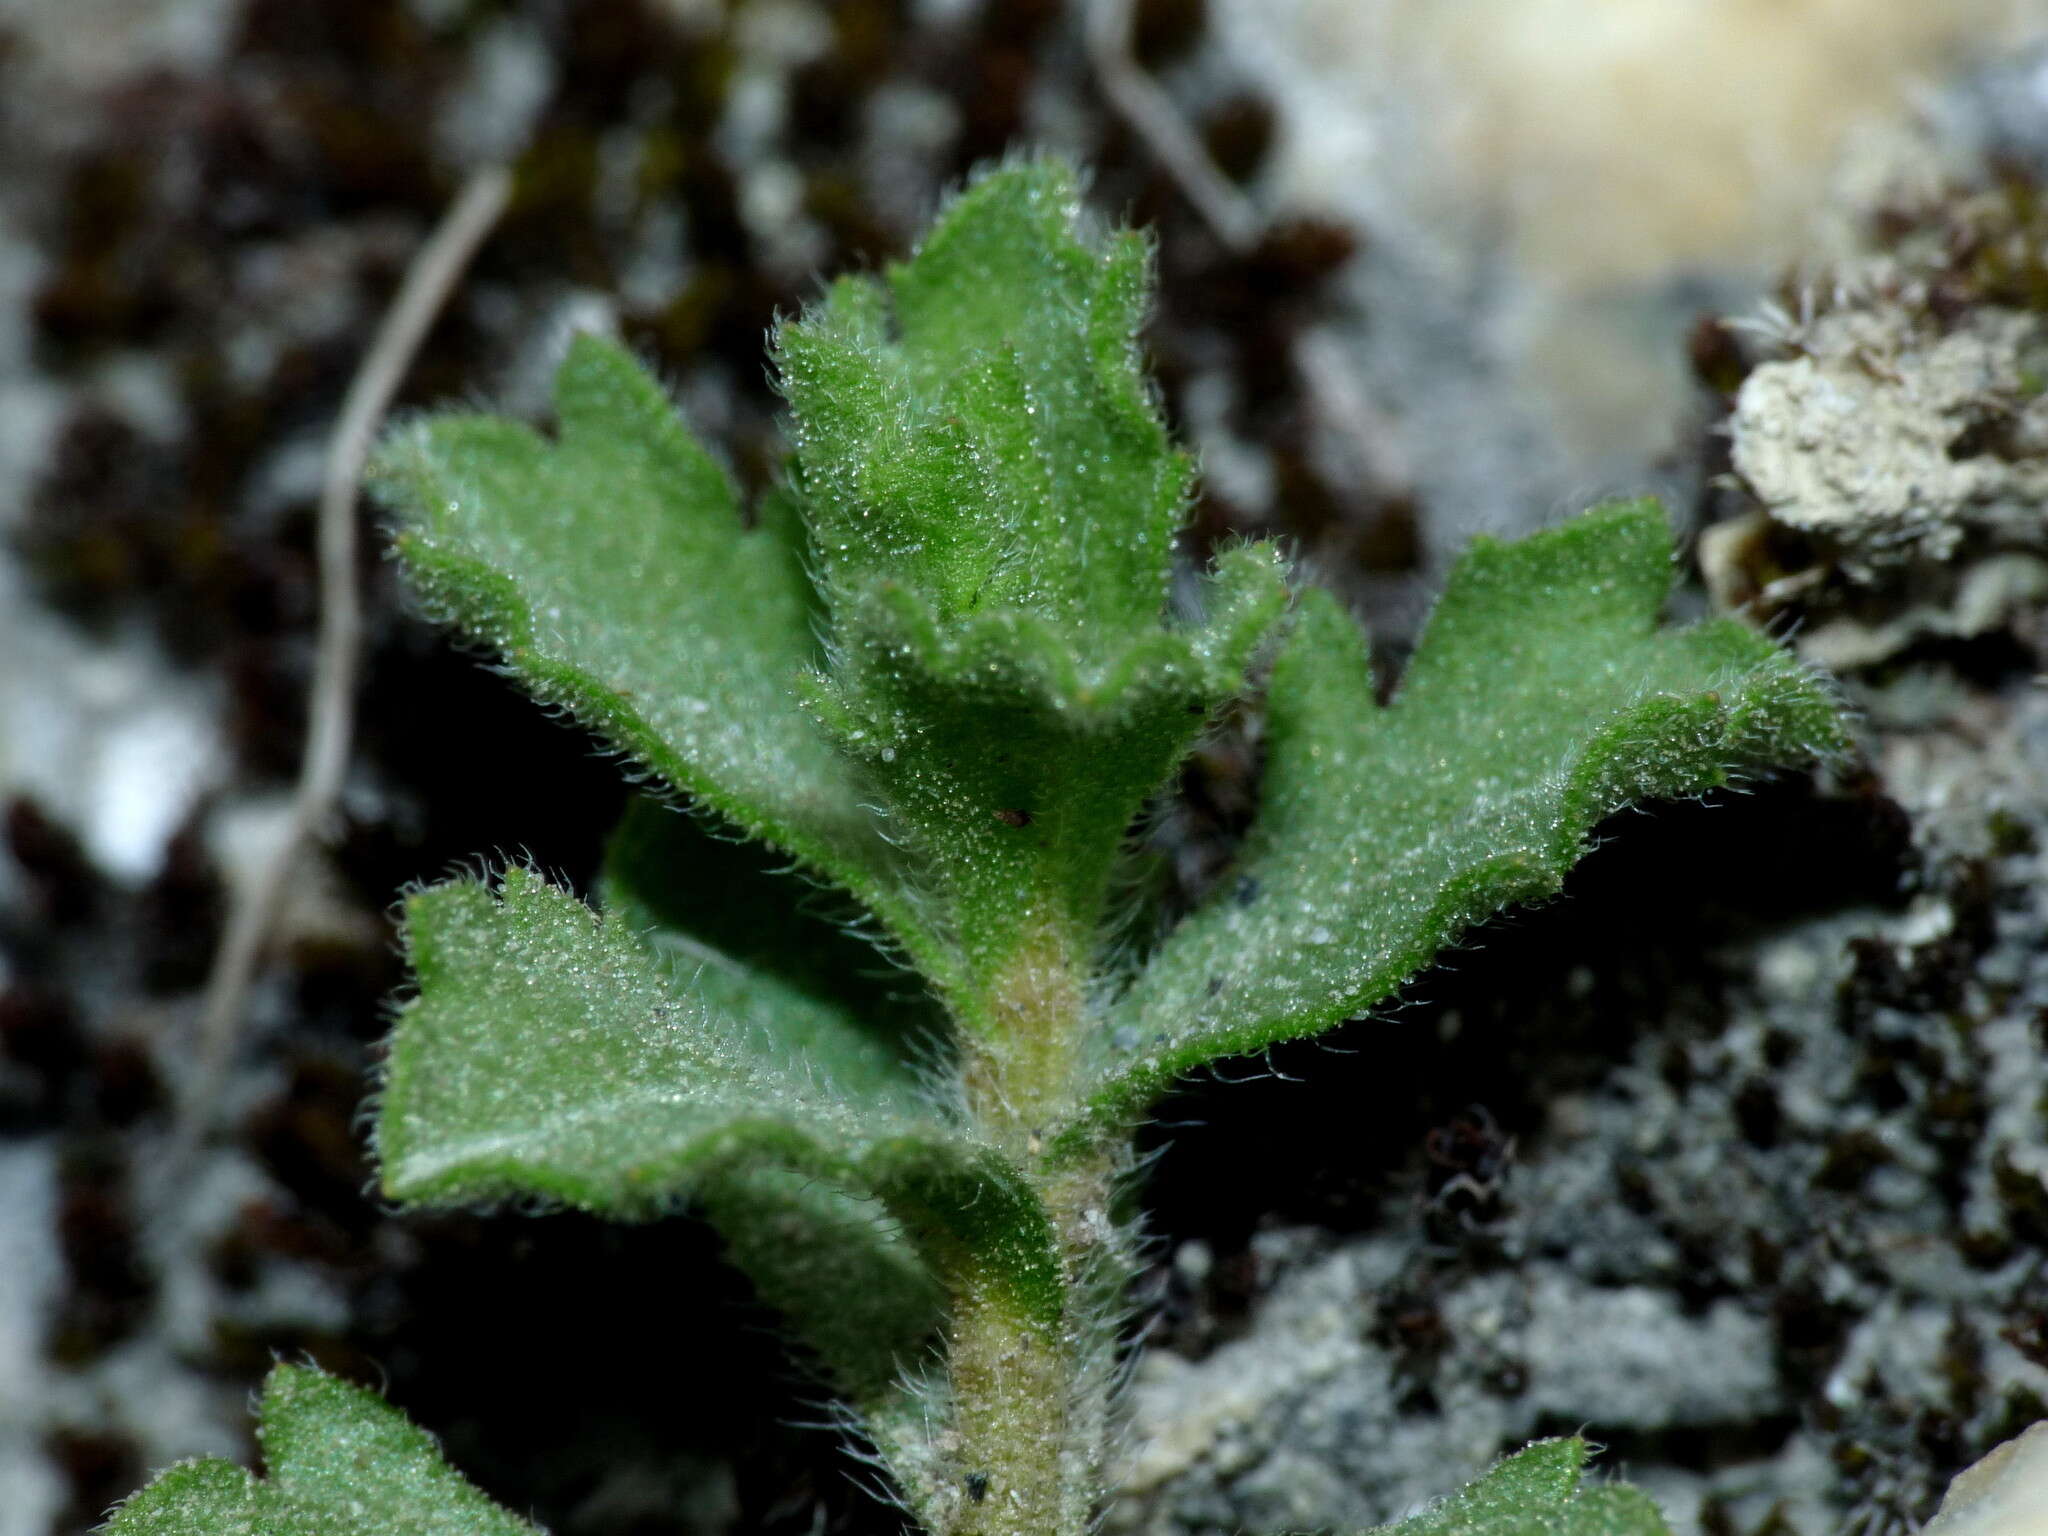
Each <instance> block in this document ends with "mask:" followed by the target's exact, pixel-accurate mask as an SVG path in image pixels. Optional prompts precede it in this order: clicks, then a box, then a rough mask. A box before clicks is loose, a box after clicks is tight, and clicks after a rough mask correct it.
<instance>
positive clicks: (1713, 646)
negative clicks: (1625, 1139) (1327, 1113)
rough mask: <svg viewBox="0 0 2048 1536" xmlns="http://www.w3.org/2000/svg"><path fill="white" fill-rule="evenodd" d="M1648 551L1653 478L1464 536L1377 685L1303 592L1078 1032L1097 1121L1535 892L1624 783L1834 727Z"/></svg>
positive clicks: (1670, 790)
mask: <svg viewBox="0 0 2048 1536" xmlns="http://www.w3.org/2000/svg"><path fill="white" fill-rule="evenodd" d="M1670 558H1671V556H1670V536H1669V534H1668V532H1667V530H1666V527H1665V523H1664V517H1663V514H1662V512H1661V511H1660V510H1659V509H1658V508H1657V506H1656V505H1655V503H1652V502H1638V503H1629V504H1620V505H1613V506H1609V507H1605V508H1601V509H1597V510H1595V511H1593V512H1591V513H1588V514H1587V515H1586V516H1584V517H1582V518H1579V519H1578V520H1576V521H1574V522H1572V523H1570V524H1568V525H1566V526H1565V527H1562V528H1559V529H1555V530H1552V531H1550V532H1547V533H1542V534H1538V535H1535V536H1534V537H1531V538H1528V539H1525V540H1522V541H1521V542H1519V543H1515V544H1501V543H1497V542H1495V541H1492V540H1480V541H1479V542H1478V543H1477V544H1475V545H1474V547H1473V549H1472V551H1471V552H1470V553H1469V554H1468V555H1467V556H1466V557H1465V559H1464V561H1463V562H1462V563H1461V564H1460V565H1459V567H1458V568H1457V570H1456V571H1455V572H1454V573H1453V575H1452V577H1451V581H1450V584H1449V587H1448V590H1447V591H1446V592H1445V594H1444V596H1443V599H1442V601H1441V603H1440V604H1439V605H1438V607H1437V610H1436V612H1435V613H1434V614H1433V615H1432V617H1431V619H1430V622H1429V625H1428V628H1427V630H1426V632H1425V634H1424V637H1423V640H1422V643H1421V646H1420V648H1419V649H1418V651H1417V652H1416V655H1415V658H1414V662H1413V664H1412V665H1411V666H1410V668H1409V671H1408V675H1407V678H1406V680H1405V682H1404V684H1403V686H1402V689H1401V692H1400V695H1399V697H1398V698H1397V699H1396V700H1395V701H1394V702H1393V704H1392V705H1390V706H1388V707H1385V708H1381V707H1379V706H1378V705H1377V704H1376V703H1375V702H1374V693H1373V679H1372V672H1371V667H1370V664H1369V661H1368V657H1367V652H1366V643H1365V638H1364V636H1363V635H1362V634H1361V633H1360V632H1359V630H1358V627H1357V625H1356V624H1355V623H1354V622H1353V621H1352V620H1351V619H1350V618H1349V617H1348V616H1347V615H1346V614H1345V613H1344V612H1343V610H1342V609H1341V608H1340V607H1339V606H1338V605H1337V603H1336V601H1335V600H1334V599H1333V598H1331V597H1329V596H1328V595H1327V594H1325V593H1321V592H1314V591H1311V592H1309V593H1308V594H1306V595H1305V596H1304V598H1303V600H1302V604H1301V612H1300V616H1299V619H1298V621H1297V624H1296V627H1295V629H1294V632H1293V634H1292V636H1291V637H1290V639H1289V642H1288V644H1287V646H1286V648H1285V650H1284V651H1283V653H1282V654H1281V656H1280V659H1279V661H1278V662H1277V664H1276V666H1275V669H1274V674H1273V680H1272V686H1271V693H1270V701H1269V708H1268V730H1267V740H1268V764H1267V770H1266V781H1265V787H1264V791H1263V797H1262V801H1261V806H1260V811H1259V818H1258V821H1257V822H1256V823H1255V824H1254V826H1253V828H1252V830H1251V833H1250V835H1249V837H1248V839H1247V842H1246V845H1245V848H1244V850H1243V853H1242V856H1241V858H1240V860H1239V862H1238V865H1237V868H1236V870H1235V871H1234V873H1233V874H1232V875H1231V876H1229V877H1226V879H1225V880H1224V881H1223V883H1222V884H1221V886H1220V887H1219V889H1218V891H1217V893H1216V895H1215V896H1214V897H1213V898H1212V899H1211V900H1210V901H1209V902H1208V903H1207V904H1206V905H1205V906H1204V907H1203V908H1202V909H1201V910H1199V911H1197V912H1196V913H1195V914H1194V915H1193V916H1192V917H1191V918H1190V919H1189V920H1188V921H1187V922H1186V923H1184V924H1183V925H1182V926H1181V927H1180V928H1179V929H1177V930H1176V931H1175V932H1174V933H1173V934H1172V935H1171V936H1169V938H1168V939H1167V941H1166V942H1165V944H1164V945H1163V946H1162V947H1161V949H1160V951H1159V953H1158V954H1157V955H1156V956H1155V957H1154V959H1153V960H1152V962H1151V964H1150V965H1149V966H1148V967H1147V968H1146V969H1145V970H1144V971H1143V972H1142V973H1141V974H1140V975H1139V976H1138V978H1137V979H1136V981H1135V982H1134V983H1133V985H1132V986H1131V988H1130V990H1129V992H1128V994H1127V995H1126V996H1125V997H1124V998H1123V999H1122V1000H1121V1002H1120V1003H1119V1004H1118V1006H1117V1007H1116V1009H1115V1010H1114V1013H1113V1015H1112V1017H1111V1020H1110V1023H1109V1027H1108V1028H1107V1029H1106V1030H1105V1031H1103V1032H1102V1034H1101V1035H1100V1037H1099V1038H1098V1039H1097V1040H1096V1042H1095V1053H1096V1062H1097V1067H1096V1070H1097V1071H1098V1073H1099V1078H1098V1085H1097V1087H1096V1090H1095V1099H1094V1104H1093V1114H1094V1116H1095V1117H1096V1121H1097V1123H1098V1124H1100V1125H1102V1126H1104V1127H1109V1126H1114V1125H1116V1124H1118V1123H1120V1122H1121V1121H1122V1120H1124V1119H1125V1118H1126V1117H1128V1116H1129V1115H1131V1114H1133V1113H1135V1112H1137V1111H1138V1110H1140V1109H1141V1108H1142V1106H1143V1104H1144V1103H1145V1102H1146V1101H1147V1100H1148V1099H1149V1098H1150V1097H1151V1096H1152V1095H1153V1094H1154V1093H1155V1092H1156V1091H1157V1090H1158V1089H1160V1088H1161V1087H1163V1086H1164V1085H1165V1084H1166V1083H1167V1082H1168V1081H1169V1080H1170V1079H1171V1078H1172V1077H1173V1076H1174V1075H1176V1074H1177V1073H1181V1072H1185V1071H1188V1070H1190V1069H1192V1068H1194V1067H1198V1066H1200V1065H1202V1064H1203V1063H1205V1062H1208V1061H1210V1060H1213V1059H1215V1058H1217V1057H1220V1056H1225V1055H1231V1054H1235V1053H1239V1052H1245V1051H1256V1050H1258V1049H1260V1048H1261V1047H1263V1046H1266V1045H1269V1044H1272V1043H1273V1042H1275V1041H1278V1040H1284V1039H1288V1038H1291V1037H1295V1036H1300V1035H1305V1034H1309V1033H1312V1032H1314V1031H1316V1030H1319V1029H1323V1028H1326V1027H1327V1026H1329V1025H1331V1024H1334V1023H1336V1022H1338V1021H1339V1020H1341V1019H1343V1018H1345V1017H1347V1016H1349V1015H1351V1014H1353V1013H1356V1012H1358V1011H1360V1010H1361V1009H1365V1008H1369V1007H1371V1006H1372V1005H1373V1004H1375V1003H1377V1002H1380V1001H1381V1000H1383V999H1384V998H1386V997H1387V996H1388V995H1389V994H1391V993H1392V992H1393V991H1394V990H1395V988H1397V987H1399V986H1400V985H1401V983H1402V982H1404V981H1405V980H1407V979H1408V978H1409V977H1410V976H1412V975H1413V974H1414V973H1415V972H1416V971H1418V970H1420V969H1421V968H1422V967H1423V966H1425V965H1427V964H1428V963H1429V961H1430V959H1431V957H1432V956H1433V955H1435V954H1436V953H1437V952H1438V951H1439V950H1440V949H1442V948H1443V947H1444V946H1445V945H1447V944H1449V943H1451V942H1453V941H1454V940H1455V939H1456V938H1457V937H1458V935H1459V933H1460V932H1461V931H1462V930H1463V929H1464V928H1465V927H1467V926H1468V925H1470V924H1471V923H1474V922H1477V921H1479V920H1480V919H1482V918H1484V917H1486V916H1487V915H1488V914H1489V913H1491V912H1493V911H1495V910H1497V909H1499V908H1500V907H1502V906H1505V905H1507V904H1509V903H1511V902H1517V901H1532V900H1536V899H1538V898H1541V897H1544V896H1548V895H1551V894H1553V893H1554V892H1556V891H1557V889H1558V888H1559V886H1560V885H1561V884H1562V882H1563V879H1564V876H1565V873H1566V871H1568V870H1569V869H1570V868H1571V866H1572V864H1573V863H1574V862H1575V861H1576V860H1577V859H1578V857H1579V856H1580V855H1581V854H1582V853H1583V852H1584V851H1585V848H1586V839H1587V834H1588V833H1589V832H1590V831H1591V830H1592V828H1593V827H1594V826H1595V824H1597V823H1598V822H1599V821H1600V820H1601V819H1602V818H1603V817H1605V816H1607V815H1609V814H1611V813H1612V812H1614V811H1616V810H1618V809H1620V808H1621V807H1622V806H1624V805H1626V804H1628V803H1629V802H1630V801H1633V800H1638V799H1646V798H1652V797H1657V796H1672V795H1684V794H1694V793H1698V792H1700V791H1703V790H1706V789H1709V788H1712V787H1714V786H1716V785H1720V784H1725V783H1728V782H1730V781H1731V780H1735V779H1739V778H1740V777H1742V776H1744V775H1747V774H1753V773H1756V772H1759V771H1762V770H1765V769H1768V768H1771V767H1773V766H1778V765H1791V764H1799V763H1802V762H1805V761H1808V760H1810V759H1812V758H1813V757H1814V756H1815V755H1817V754H1823V753H1828V752H1831V751H1834V750H1837V749H1839V747H1840V746H1841V744H1842V740H1843V738H1842V734H1841V724H1840V721H1839V717H1838V714H1837V711H1836V709H1835V707H1834V705H1833V703H1832V702H1831V700H1830V699H1829V697H1828V695H1827V692H1826V690H1825V689H1824V688H1823V686H1822V685H1821V684H1820V682H1819V681H1818V680H1817V679H1815V678H1814V677H1813V676H1812V675H1810V674H1808V673H1807V672H1805V671H1803V670H1802V669H1801V668H1800V667H1799V666H1798V665H1797V663H1795V662H1794V661H1793V660H1792V659H1791V658H1790V657H1789V656H1788V655H1786V654H1785V653H1784V652H1783V651H1781V650H1780V649H1779V648H1778V647H1776V646H1775V645H1773V644H1772V643H1771V642H1770V641H1769V640H1767V639H1765V638H1764V637H1762V636H1760V635H1757V634H1754V633H1753V632H1751V631H1749V630H1747V629H1745V628H1743V627H1741V626H1740V625H1737V624H1735V623H1733V622H1730V621H1714V622H1710V623H1705V624H1699V625H1695V626H1693V627H1691V628H1687V629H1668V628H1660V627H1659V624H1658V612H1659V609H1660V608H1661V607H1662V605H1663V602H1664V599H1665V596H1666V594H1667V592H1668V589H1669V584H1670ZM1072 1139H1074V1140H1076V1141H1077V1142H1078V1141H1079V1140H1082V1139H1085V1138H1084V1137H1080V1136H1079V1135H1078V1134H1077V1135H1076V1136H1075V1137H1074V1138H1072Z"/></svg>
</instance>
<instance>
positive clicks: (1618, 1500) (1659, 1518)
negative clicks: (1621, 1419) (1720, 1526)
mask: <svg viewBox="0 0 2048 1536" xmlns="http://www.w3.org/2000/svg"><path fill="white" fill-rule="evenodd" d="M1585 1460H1586V1442H1585V1441H1583V1440H1580V1439H1576V1438H1572V1439H1562V1440H1539V1441H1537V1442H1536V1443H1535V1444H1534V1445H1531V1446H1530V1447H1528V1448H1527V1449H1526V1450H1524V1451H1521V1452H1519V1453H1518V1454H1516V1455H1513V1456H1510V1457H1507V1458H1506V1459H1505V1460H1503V1461H1501V1462H1499V1463H1497V1464H1496V1465H1495V1466H1494V1467H1493V1469H1492V1470H1491V1471H1489V1472H1487V1473H1486V1475H1485V1476H1483V1477H1481V1478H1479V1479H1478V1480H1477V1481H1475V1482H1472V1483H1468V1484H1467V1485H1466V1486H1465V1487H1464V1488H1462V1489H1460V1490H1459V1491H1458V1492H1456V1493H1454V1494H1452V1495H1451V1496H1450V1497H1449V1498H1447V1499H1445V1500H1444V1501H1443V1502H1442V1503H1440V1504H1437V1505H1436V1506H1435V1507H1433V1508H1431V1509H1427V1510H1424V1511H1423V1512H1422V1513H1421V1514H1419V1515H1413V1516H1411V1517H1410V1518H1408V1519H1406V1520H1402V1521H1399V1522H1397V1523H1395V1524H1393V1525H1382V1526H1375V1527H1374V1528H1373V1531H1372V1532H1369V1533H1367V1536H1671V1528H1670V1527H1669V1526H1668V1525H1666V1524H1665V1523H1664V1517H1663V1515H1662V1514H1661V1513H1660V1512H1659V1511H1658V1509H1657V1506H1656V1504H1655V1503H1654V1502H1652V1501H1651V1500H1650V1499H1649V1498H1648V1497H1647V1496H1646V1495H1645V1494H1643V1493H1641V1492H1640V1491H1638V1490H1637V1489H1634V1488H1630V1487H1627V1486H1626V1485H1623V1484H1618V1483H1610V1484H1606V1485H1603V1486H1601V1487H1597V1488H1581V1486H1580V1470H1581V1468H1582V1467H1583V1466H1584V1464H1585Z"/></svg>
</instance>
